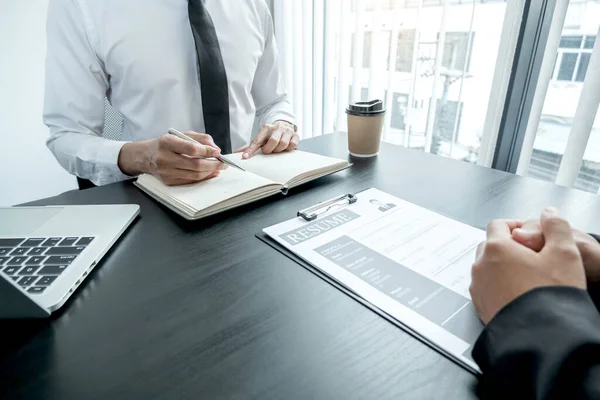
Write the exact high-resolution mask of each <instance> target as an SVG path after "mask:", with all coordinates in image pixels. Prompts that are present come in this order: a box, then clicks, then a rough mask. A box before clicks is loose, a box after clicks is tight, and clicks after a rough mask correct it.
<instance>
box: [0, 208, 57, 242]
mask: <svg viewBox="0 0 600 400" xmlns="http://www.w3.org/2000/svg"><path fill="white" fill-rule="evenodd" d="M62 210H63V207H48V208H46V207H13V208H0V221H1V223H0V235H2V236H27V235H30V234H32V233H33V232H34V231H35V230H36V229H38V228H39V227H41V226H42V225H43V224H45V223H46V222H47V221H48V220H50V219H51V218H52V217H54V216H55V215H56V214H58V213H60V212H61V211H62Z"/></svg>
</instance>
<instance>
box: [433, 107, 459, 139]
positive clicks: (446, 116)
mask: <svg viewBox="0 0 600 400" xmlns="http://www.w3.org/2000/svg"><path fill="white" fill-rule="evenodd" d="M437 109H438V112H437V113H436V116H435V124H434V128H433V131H434V137H437V138H439V139H441V140H444V141H448V142H449V141H451V140H452V136H453V135H454V124H455V123H456V124H457V129H456V131H458V130H459V129H460V119H461V114H462V103H460V106H459V103H458V102H456V101H453V100H445V101H442V100H440V99H438V101H437Z"/></svg>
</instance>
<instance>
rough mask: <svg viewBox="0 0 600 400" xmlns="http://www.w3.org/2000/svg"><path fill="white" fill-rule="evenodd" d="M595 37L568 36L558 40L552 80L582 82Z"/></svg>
mask: <svg viewBox="0 0 600 400" xmlns="http://www.w3.org/2000/svg"><path fill="white" fill-rule="evenodd" d="M595 41H596V36H592V35H589V36H584V35H569V36H563V37H561V39H560V45H559V48H558V55H557V57H556V64H555V66H554V73H553V79H554V80H557V81H566V82H583V80H584V79H585V73H586V72H587V68H588V65H589V63H590V57H591V56H592V49H593V48H594V42H595Z"/></svg>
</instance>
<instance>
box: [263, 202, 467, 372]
mask: <svg viewBox="0 0 600 400" xmlns="http://www.w3.org/2000/svg"><path fill="white" fill-rule="evenodd" d="M359 193H360V192H359ZM359 193H357V194H359ZM356 201H358V197H357V195H352V194H346V195H342V196H337V197H334V198H333V199H329V200H326V201H324V202H321V203H318V204H315V205H314V206H311V207H309V208H306V209H303V210H299V211H298V212H297V217H298V218H302V219H304V220H305V222H306V223H308V222H310V221H312V220H314V219H316V218H317V217H314V215H313V214H315V213H318V215H322V214H325V213H327V212H328V211H330V210H331V209H333V208H334V207H335V208H345V207H347V206H349V205H351V204H353V203H355V202H356ZM318 215H317V216H318ZM255 236H256V238H258V239H259V240H260V241H262V242H263V243H265V244H266V245H268V246H269V247H271V248H272V249H274V250H276V251H278V252H279V253H281V254H283V255H284V256H286V257H287V258H289V259H290V260H292V261H294V262H296V263H297V264H299V265H300V266H302V267H303V268H305V269H306V270H308V271H309V272H311V273H312V274H314V275H316V276H318V277H319V278H321V279H322V280H324V281H325V282H327V283H328V284H330V285H332V286H333V287H335V288H336V289H338V290H339V291H341V292H342V293H344V294H346V295H347V296H349V297H350V298H352V299H353V300H355V301H357V302H358V303H360V304H362V305H363V306H365V307H367V308H368V309H369V310H371V311H373V312H374V313H376V314H377V315H379V316H380V317H382V318H384V319H385V320H387V321H388V322H390V323H392V324H393V325H395V326H397V327H398V328H400V329H402V330H403V331H405V332H406V333H408V334H410V335H411V336H413V337H414V338H415V339H417V340H418V341H420V342H421V343H423V344H425V345H427V346H428V347H430V348H431V349H432V350H435V351H437V352H438V353H440V354H442V355H443V356H445V357H446V358H448V359H450V360H451V361H453V362H454V363H455V364H457V365H458V366H460V367H462V368H464V369H466V370H467V371H469V372H471V373H472V374H474V375H478V374H479V371H477V370H476V369H473V368H472V367H471V366H469V365H467V364H465V363H463V362H461V360H460V359H458V358H457V357H455V356H454V355H452V354H451V353H449V352H448V351H446V350H445V349H444V348H442V347H440V346H438V345H436V344H435V343H433V342H431V341H430V340H428V339H427V338H425V337H423V336H422V335H421V334H420V333H419V332H418V331H416V330H414V329H412V328H411V327H409V326H408V325H406V324H404V323H403V322H402V321H400V320H398V319H396V318H394V317H393V316H391V315H389V314H388V313H386V312H385V311H383V310H382V309H380V308H379V307H377V306H375V305H374V304H372V303H370V302H368V301H367V300H365V299H364V298H362V297H361V296H360V295H358V294H356V293H355V292H354V291H352V290H351V289H350V288H348V287H346V286H345V285H344V284H342V283H341V282H338V281H337V280H336V279H334V278H332V277H330V276H329V275H327V274H326V273H324V272H323V271H321V270H320V269H319V268H317V267H315V266H313V265H312V264H311V263H309V262H307V261H305V260H304V259H303V258H301V257H299V256H298V255H296V254H294V253H293V252H292V251H290V250H288V249H286V248H285V247H284V246H282V245H281V244H279V243H278V242H277V241H275V240H274V239H272V238H271V237H270V236H269V235H267V234H266V233H264V232H263V231H260V232H258V233H256V234H255Z"/></svg>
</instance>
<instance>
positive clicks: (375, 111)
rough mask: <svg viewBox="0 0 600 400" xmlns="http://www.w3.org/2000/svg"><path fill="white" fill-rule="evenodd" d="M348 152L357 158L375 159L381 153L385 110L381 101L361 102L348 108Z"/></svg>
mask: <svg viewBox="0 0 600 400" xmlns="http://www.w3.org/2000/svg"><path fill="white" fill-rule="evenodd" d="M346 114H348V151H349V152H350V154H352V155H353V156H355V157H373V156H376V155H377V153H378V152H379V144H380V141H381V130H382V128H383V119H384V117H385V109H384V108H383V103H382V101H381V100H371V101H359V102H357V103H353V104H350V105H349V106H348V108H346Z"/></svg>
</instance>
